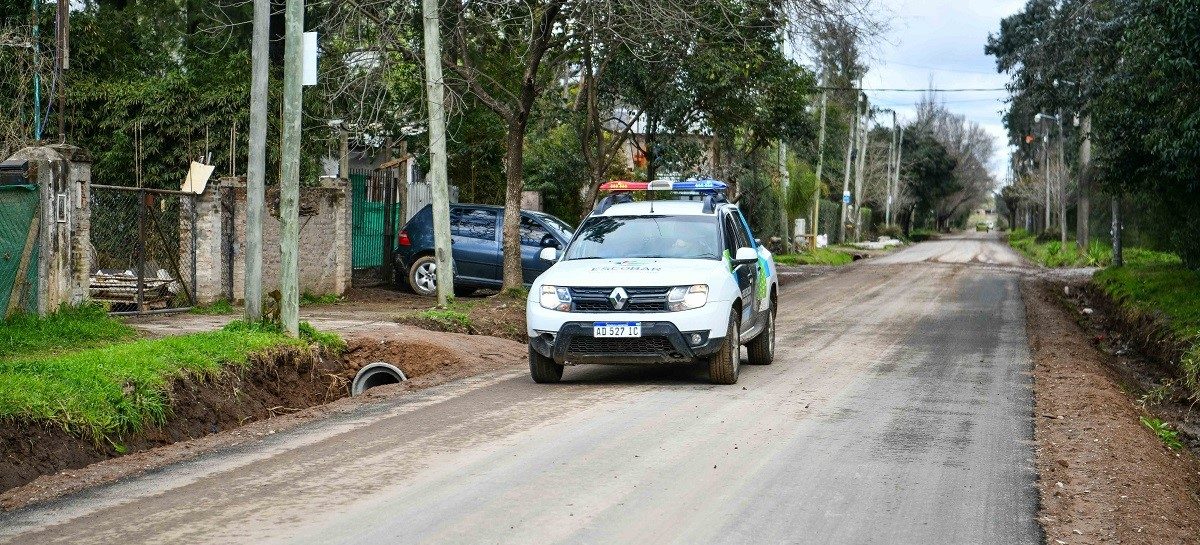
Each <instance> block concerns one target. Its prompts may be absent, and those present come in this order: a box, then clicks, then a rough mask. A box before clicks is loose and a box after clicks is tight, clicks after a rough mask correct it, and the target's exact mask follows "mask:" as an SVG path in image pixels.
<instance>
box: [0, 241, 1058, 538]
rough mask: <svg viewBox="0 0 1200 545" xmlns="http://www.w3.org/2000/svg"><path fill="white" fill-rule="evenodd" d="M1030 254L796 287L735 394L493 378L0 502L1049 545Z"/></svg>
mask: <svg viewBox="0 0 1200 545" xmlns="http://www.w3.org/2000/svg"><path fill="white" fill-rule="evenodd" d="M1019 263H1020V260H1019V258H1017V256H1016V255H1014V254H1013V253H1012V252H1011V251H1010V250H1008V249H1007V248H1006V247H1004V246H1003V245H1001V244H1000V243H998V242H997V241H995V240H992V239H988V238H987V237H983V236H980V235H975V236H971V237H965V238H959V239H954V240H949V241H939V242H930V243H924V244H920V245H917V246H915V247H913V248H909V249H907V250H905V251H902V252H900V253H897V254H894V255H892V256H888V257H886V258H883V259H877V260H872V261H868V262H864V263H861V264H857V265H855V266H853V267H850V268H849V269H848V270H846V271H842V272H838V273H834V274H829V275H825V276H822V277H819V278H816V279H813V280H810V281H807V282H803V283H800V284H796V285H794V286H792V287H790V288H788V290H787V291H786V292H785V293H784V294H783V297H782V301H781V307H780V308H781V314H780V318H779V353H778V355H777V360H776V363H775V364H773V365H771V366H766V367H750V366H744V367H743V368H742V375H741V380H740V382H739V383H738V384H737V385H735V386H712V385H709V384H706V383H704V382H703V373H701V372H700V371H696V370H693V369H689V368H666V369H663V368H659V369H644V368H642V369H630V368H574V369H568V370H567V373H566V377H565V378H566V383H565V384H560V385H548V386H547V385H536V384H534V383H533V382H532V381H531V380H530V379H529V378H528V375H527V372H526V371H524V370H523V369H522V370H516V369H514V370H513V371H511V372H502V373H497V374H492V375H485V376H480V377H476V378H473V379H468V380H464V381H459V382H455V383H450V384H447V385H444V386H441V387H436V388H431V389H428V390H424V391H422V392H418V393H414V394H409V395H403V396H398V397H395V398H393V399H391V400H389V401H387V402H385V403H381V404H376V405H371V406H366V407H363V408H362V409H361V410H359V411H357V412H355V413H352V414H350V415H342V416H332V417H329V418H325V419H320V420H317V421H314V422H312V423H309V424H307V425H304V426H301V427H300V428H297V429H294V430H291V431H287V432H280V433H279V434H276V435H273V436H270V437H268V438H267V439H265V440H263V441H261V442H259V443H255V444H254V445H253V446H249V447H244V448H239V449H235V450H231V451H226V452H220V453H215V454H211V455H205V456H201V457H199V458H197V459H195V460H193V461H190V462H186V463H182V464H177V465H175V466H170V467H168V468H166V469H163V470H160V471H156V472H153V473H151V474H148V475H145V476H143V477H139V478H135V479H130V480H127V481H124V482H118V483H116V484H113V485H109V486H105V487H102V488H99V489H96V490H93V491H90V492H85V493H82V494H77V495H75V496H73V497H69V498H66V499H64V500H61V501H58V502H56V503H53V504H50V505H46V506H41V507H35V508H31V509H27V510H25V511H19V512H15V513H9V514H4V515H0V541H11V542H38V543H84V542H160V541H167V542H187V543H201V542H212V543H230V542H257V543H262V542H298V543H485V542H486V543H556V542H564V543H667V542H673V543H785V542H786V543H914V544H915V543H920V544H925V543H1003V544H1016V543H1038V542H1040V539H1041V535H1040V529H1039V527H1038V525H1037V522H1036V521H1035V515H1036V510H1037V496H1036V490H1035V488H1034V479H1035V475H1034V472H1033V468H1032V458H1033V446H1032V433H1033V432H1032V429H1033V425H1032V422H1031V412H1032V401H1031V393H1030V378H1029V372H1030V358H1029V352H1028V347H1027V342H1026V336H1025V329H1024V309H1023V307H1022V304H1021V299H1020V295H1019V292H1018V285H1017V276H1016V273H1015V272H1014V271H1012V270H1009V268H1010V267H1008V266H1014V265H1019ZM997 265H1002V266H997Z"/></svg>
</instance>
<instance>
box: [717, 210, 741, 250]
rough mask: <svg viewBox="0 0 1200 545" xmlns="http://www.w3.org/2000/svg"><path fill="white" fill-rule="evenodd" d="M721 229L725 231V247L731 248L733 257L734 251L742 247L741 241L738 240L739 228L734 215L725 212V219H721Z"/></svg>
mask: <svg viewBox="0 0 1200 545" xmlns="http://www.w3.org/2000/svg"><path fill="white" fill-rule="evenodd" d="M721 230H722V231H724V232H725V249H727V250H729V256H730V257H733V254H734V252H736V251H737V249H738V248H740V247H741V242H740V241H738V237H737V232H738V229H737V228H736V227H735V226H734V224H733V216H732V215H730V214H725V219H723V220H721Z"/></svg>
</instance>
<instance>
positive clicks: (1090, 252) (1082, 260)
mask: <svg viewBox="0 0 1200 545" xmlns="http://www.w3.org/2000/svg"><path fill="white" fill-rule="evenodd" d="M1052 238H1055V239H1057V235H1055V236H1053V237H1052ZM1008 244H1009V246H1012V247H1013V248H1014V249H1016V250H1017V251H1019V252H1021V253H1022V254H1024V255H1025V257H1027V258H1029V260H1030V261H1033V262H1034V263H1037V264H1039V265H1042V266H1044V267H1052V268H1063V267H1107V266H1109V265H1111V264H1112V247H1111V246H1109V245H1107V244H1103V243H1100V242H1098V241H1092V243H1091V244H1090V245H1088V247H1087V249H1086V250H1083V249H1081V248H1079V246H1078V245H1077V244H1076V243H1075V242H1074V241H1067V242H1066V243H1063V242H1062V241H1060V240H1047V239H1046V237H1044V236H1039V235H1034V234H1033V233H1030V232H1029V231H1026V230H1024V229H1014V230H1012V231H1011V232H1010V233H1009V234H1008ZM1125 262H1126V263H1127V264H1130V265H1142V264H1178V263H1179V262H1180V261H1179V258H1178V257H1177V256H1175V255H1174V254H1170V253H1165V252H1156V251H1153V250H1146V249H1143V248H1126V249H1125Z"/></svg>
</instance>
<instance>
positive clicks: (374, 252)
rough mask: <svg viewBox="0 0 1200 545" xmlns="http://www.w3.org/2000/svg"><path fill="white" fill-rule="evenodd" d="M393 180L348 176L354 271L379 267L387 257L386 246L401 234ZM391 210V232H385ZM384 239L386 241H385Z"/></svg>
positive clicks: (359, 174) (380, 176)
mask: <svg viewBox="0 0 1200 545" xmlns="http://www.w3.org/2000/svg"><path fill="white" fill-rule="evenodd" d="M396 185H397V184H396V180H395V177H394V176H389V175H388V174H384V173H372V172H367V171H361V172H351V173H350V194H351V203H352V206H351V217H352V222H353V231H352V236H351V243H352V246H353V254H352V255H353V260H352V261H353V264H354V268H355V269H367V268H376V267H380V266H382V265H383V263H384V259H385V256H387V255H390V254H391V252H390V248H387V247H386V244H389V243H390V244H395V242H394V241H395V236H391V235H392V234H394V233H397V232H399V231H400V216H401V214H399V213H398V211H399V209H400V206H398V205H396V204H395V203H396V201H397V200H398V199H397V195H396V193H397V191H396ZM389 208H391V209H392V211H393V212H392V228H391V229H390V230H388V229H387V222H386V220H385V219H384V218H385V217H386V216H387V212H388V209H389ZM385 239H387V240H386V241H385Z"/></svg>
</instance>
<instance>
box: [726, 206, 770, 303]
mask: <svg viewBox="0 0 1200 545" xmlns="http://www.w3.org/2000/svg"><path fill="white" fill-rule="evenodd" d="M730 214H731V215H732V216H733V217H734V223H735V224H736V225H737V228H738V231H739V232H740V235H739V239H740V240H741V241H743V243H744V244H746V246H747V247H750V248H754V251H755V253H759V252H760V251H761V248H759V247H758V242H756V241H755V240H754V233H752V232H750V224H749V223H748V222H747V221H746V216H744V215H742V211H741V210H738V209H734V210H732V211H730ZM760 255H761V254H760ZM762 264H763V261H761V260H760V261H758V262H757V263H755V264H754V278H753V283H754V288H753V289H754V298H753V302H754V303H755V304H754V311H753V313H754V320H753V321H754V323H755V325H766V317H767V313H766V312H765V311H767V310H769V308H768V307H764V306H762V305H763V302H764V301H765V300H766V299H767V295H769V292H767V291H764V290H768V289H770V288H769V287H768V284H767V282H766V277H767V275H768V273H769V272H770V271H766V270H762V267H763V265H762Z"/></svg>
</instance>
